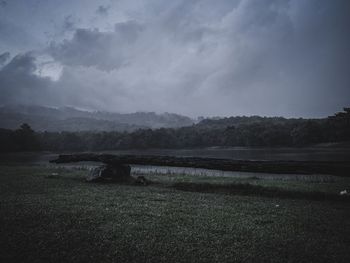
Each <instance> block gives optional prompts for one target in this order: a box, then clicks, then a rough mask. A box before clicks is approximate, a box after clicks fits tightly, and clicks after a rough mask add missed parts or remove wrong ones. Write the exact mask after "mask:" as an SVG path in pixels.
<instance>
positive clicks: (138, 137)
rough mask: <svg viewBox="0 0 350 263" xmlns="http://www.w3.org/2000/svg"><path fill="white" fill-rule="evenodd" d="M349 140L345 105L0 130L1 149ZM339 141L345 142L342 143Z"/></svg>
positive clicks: (309, 143) (298, 143)
mask: <svg viewBox="0 0 350 263" xmlns="http://www.w3.org/2000/svg"><path fill="white" fill-rule="evenodd" d="M349 141H350V108H345V109H344V111H343V112H338V113H336V114H335V115H333V116H330V117H328V118H324V119H301V118H300V119H286V118H282V117H270V118H268V117H259V116H252V117H244V116H243V117H230V118H222V119H204V120H202V121H200V122H199V123H197V124H193V125H191V126H187V127H180V128H160V129H150V128H148V129H137V130H134V131H131V132H125V131H124V132H118V131H110V132H106V131H104V132H97V131H85V132H83V131H81V132H47V131H45V132H35V131H34V130H33V129H32V128H31V127H30V125H28V124H26V123H24V124H22V125H21V126H20V127H19V128H18V129H16V130H9V129H0V144H1V146H2V147H1V150H0V151H2V152H16V151H42V150H46V151H101V150H127V149H150V148H153V149H154V148H158V149H171V148H173V149H176V148H203V147H212V146H268V147H276V146H278V147H280V146H288V147H290V146H293V147H295V146H297V147H303V146H314V145H317V144H320V143H341V144H340V145H343V146H346V145H348V143H346V142H349ZM344 143H345V144H344Z"/></svg>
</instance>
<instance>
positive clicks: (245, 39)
mask: <svg viewBox="0 0 350 263" xmlns="http://www.w3.org/2000/svg"><path fill="white" fill-rule="evenodd" d="M1 3H2V4H1V5H0V92H1V93H0V104H8V103H26V104H42V105H49V106H62V105H71V106H76V107H80V108H85V109H92V110H108V111H117V112H135V111H156V112H165V111H168V112H175V113H181V114H185V115H189V116H199V115H204V116H214V115H226V116H227V115H252V114H257V115H268V116H271V115H278V116H287V117H291V116H295V117H299V116H301V117H322V116H327V115H330V114H332V113H334V112H336V111H339V110H341V109H342V107H344V106H349V105H350V71H349V69H350V30H349V25H350V16H349V13H350V1H347V0H236V1H234V0H226V1H211V0H203V1H200V0H193V1H190V0H182V1H181V0H173V1H165V0H163V1H161V0H147V1H141V0H139V1H130V0H125V1H123V0H120V1H117V0H116V1H108V0H106V1H86V0H79V1H78V0H76V1H73V0H72V1H56V0H50V1H41V0H36V1H35V0H22V1H20V0H8V1H1Z"/></svg>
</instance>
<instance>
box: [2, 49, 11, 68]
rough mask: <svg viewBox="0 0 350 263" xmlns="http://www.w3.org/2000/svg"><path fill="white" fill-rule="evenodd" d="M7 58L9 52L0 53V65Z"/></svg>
mask: <svg viewBox="0 0 350 263" xmlns="http://www.w3.org/2000/svg"><path fill="white" fill-rule="evenodd" d="M9 58H10V52H5V53H2V54H0V66H2V65H4V64H5V63H6V61H7V60H8V59H9Z"/></svg>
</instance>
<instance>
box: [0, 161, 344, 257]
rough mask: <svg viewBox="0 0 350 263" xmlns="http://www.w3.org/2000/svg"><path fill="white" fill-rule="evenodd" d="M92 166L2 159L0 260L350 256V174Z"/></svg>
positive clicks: (0, 169)
mask: <svg viewBox="0 0 350 263" xmlns="http://www.w3.org/2000/svg"><path fill="white" fill-rule="evenodd" d="M52 173H57V174H58V175H52ZM85 174H86V171H78V170H68V169H58V168H45V167H39V166H17V165H2V166H0V200H1V205H0V262H350V250H349V246H350V220H349V218H350V217H349V216H350V202H348V199H337V198H333V197H335V196H338V195H339V192H340V191H341V190H344V189H350V181H349V179H348V178H340V179H337V180H334V181H329V182H303V181H300V180H299V181H279V180H262V179H260V180H257V179H255V178H248V179H247V178H246V179H237V178H227V177H226V178H220V177H215V178H214V177H194V176H175V175H172V176H164V175H162V176H159V175H148V176H147V178H148V179H150V180H152V181H153V182H155V183H154V184H151V185H150V186H147V187H145V186H132V185H116V184H89V183H85V182H84V176H85ZM179 185H180V186H182V188H181V187H179ZM227 185H228V186H230V187H231V188H228V189H226V188H225V187H226V186H227ZM204 186H205V187H207V188H205V187H204ZM240 186H242V187H246V188H247V189H248V191H236V190H237V188H239V187H240ZM203 187H204V189H203ZM235 189H236V190H235ZM269 191H272V192H273V193H274V194H273V195H271V196H272V197H271V196H270V197H268V195H266V192H268V193H269ZM284 193H294V195H288V194H287V195H285V194H284ZM320 194H321V195H322V194H324V195H325V196H326V200H318V199H317V198H314V196H318V195H320ZM328 197H330V198H329V200H328Z"/></svg>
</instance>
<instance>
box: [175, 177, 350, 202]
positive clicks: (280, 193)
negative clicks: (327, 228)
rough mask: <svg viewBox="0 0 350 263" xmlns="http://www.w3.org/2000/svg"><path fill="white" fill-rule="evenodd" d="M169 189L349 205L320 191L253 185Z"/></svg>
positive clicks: (345, 198) (197, 185)
mask: <svg viewBox="0 0 350 263" xmlns="http://www.w3.org/2000/svg"><path fill="white" fill-rule="evenodd" d="M171 187H173V188H175V189H178V190H183V191H190V192H202V193H226V194H232V195H250V196H261V197H273V198H292V199H304V200H315V201H338V202H347V203H349V204H350V196H349V195H340V194H339V193H329V192H321V191H301V190H299V191H296V190H288V189H281V188H278V187H267V186H262V185H254V184H250V183H229V184H222V183H220V184H213V183H196V182H179V183H174V184H173V185H171Z"/></svg>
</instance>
